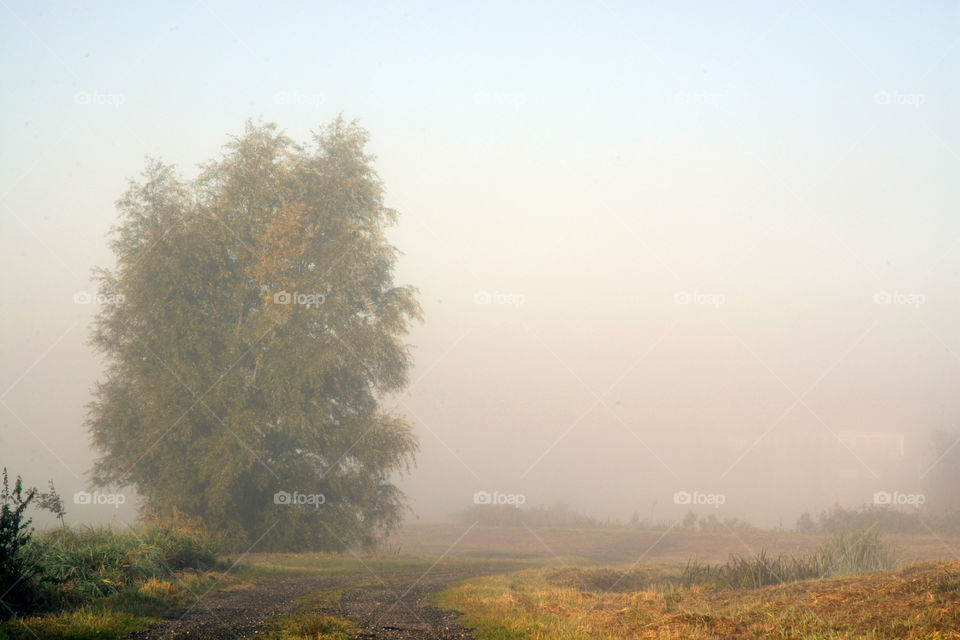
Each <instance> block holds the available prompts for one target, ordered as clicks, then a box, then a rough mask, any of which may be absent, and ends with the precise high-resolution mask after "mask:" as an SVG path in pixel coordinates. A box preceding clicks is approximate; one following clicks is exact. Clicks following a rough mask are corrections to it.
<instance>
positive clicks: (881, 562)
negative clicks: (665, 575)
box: [680, 531, 897, 589]
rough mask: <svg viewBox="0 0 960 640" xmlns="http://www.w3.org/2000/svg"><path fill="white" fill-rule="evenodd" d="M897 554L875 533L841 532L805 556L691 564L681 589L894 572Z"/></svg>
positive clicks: (753, 586)
mask: <svg viewBox="0 0 960 640" xmlns="http://www.w3.org/2000/svg"><path fill="white" fill-rule="evenodd" d="M896 565H897V561H896V553H895V552H894V550H893V549H892V548H890V547H889V546H887V545H885V544H884V543H882V542H881V541H880V534H879V533H877V532H875V531H865V532H847V531H841V532H838V533H835V534H834V535H833V536H831V537H830V539H828V540H827V541H826V542H825V543H824V544H823V545H822V546H821V547H820V548H819V549H818V550H817V551H816V552H815V553H814V554H812V555H807V556H798V557H795V556H787V555H782V554H781V555H778V556H776V557H773V556H769V555H767V553H766V551H765V550H761V551H760V553H759V554H757V555H753V556H748V557H744V556H741V555H737V554H734V555H731V556H730V559H729V560H728V561H727V563H726V564H722V565H703V564H700V563H698V562H697V561H696V560H693V561H691V562H689V563H687V566H686V567H685V569H684V570H683V572H682V574H681V576H680V584H681V586H684V587H691V586H694V585H706V586H710V587H714V588H717V589H757V588H759V587H763V586H766V585H771V584H781V583H784V582H794V581H797V580H807V579H810V578H825V577H830V576H838V575H846V574H853V573H871V572H873V571H889V570H892V569H894V568H896Z"/></svg>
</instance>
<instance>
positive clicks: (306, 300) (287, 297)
mask: <svg viewBox="0 0 960 640" xmlns="http://www.w3.org/2000/svg"><path fill="white" fill-rule="evenodd" d="M326 300H327V298H326V296H324V295H323V294H322V293H300V292H299V291H294V292H293V293H290V292H289V291H278V292H276V293H275V294H273V303H274V304H297V305H300V306H302V307H306V308H307V309H310V308H311V307H312V308H314V309H319V308H320V305H322V304H323V303H324V302H326Z"/></svg>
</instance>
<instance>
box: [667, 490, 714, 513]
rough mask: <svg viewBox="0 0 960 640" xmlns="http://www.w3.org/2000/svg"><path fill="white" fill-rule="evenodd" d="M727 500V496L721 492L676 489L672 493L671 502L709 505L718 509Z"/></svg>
mask: <svg viewBox="0 0 960 640" xmlns="http://www.w3.org/2000/svg"><path fill="white" fill-rule="evenodd" d="M726 502H727V496H726V495H724V494H722V493H701V492H699V491H677V492H676V493H674V494H673V504H680V505H690V506H696V505H709V506H711V507H713V508H714V509H719V508H720V505H722V504H725V503H726Z"/></svg>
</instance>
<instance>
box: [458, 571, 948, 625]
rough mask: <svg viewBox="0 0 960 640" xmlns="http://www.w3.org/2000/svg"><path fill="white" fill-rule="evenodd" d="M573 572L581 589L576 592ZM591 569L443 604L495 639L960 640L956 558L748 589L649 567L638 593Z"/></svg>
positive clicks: (479, 591) (461, 593)
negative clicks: (670, 576) (680, 578)
mask: <svg viewBox="0 0 960 640" xmlns="http://www.w3.org/2000/svg"><path fill="white" fill-rule="evenodd" d="M574 571H576V572H579V576H573V577H574V578H576V577H579V578H580V579H583V578H586V580H584V581H583V583H582V584H576V586H572V581H571V577H572V572H574ZM592 571H597V570H593V569H582V570H563V571H558V570H555V569H554V570H551V569H544V570H534V571H526V572H522V573H519V574H514V575H511V576H494V577H489V578H480V579H477V580H472V581H469V582H467V583H465V584H463V585H460V586H458V587H455V588H453V589H451V590H449V591H447V592H445V593H444V594H442V595H441V596H440V603H441V604H442V605H443V606H446V607H450V608H453V609H456V610H458V611H461V612H464V613H465V614H466V617H465V621H466V622H467V623H468V624H470V625H472V626H475V627H476V628H477V634H478V637H480V638H486V639H496V640H509V639H519V638H538V639H539V638H542V639H544V640H546V639H548V638H549V639H552V640H581V639H583V640H587V639H588V638H589V639H596V640H623V639H626V638H638V639H639V638H658V639H660V638H689V639H691V640H705V639H711V640H712V639H719V638H744V639H754V638H756V639H760V638H784V639H797V640H814V639H826V638H831V639H838V638H839V639H847V638H851V639H852V638H891V639H893V638H904V639H919V638H924V639H930V638H938V639H942V638H960V562H957V561H953V562H940V563H927V564H924V565H917V566H913V567H910V568H907V569H904V570H901V571H897V572H881V573H873V574H869V575H865V576H855V577H840V578H830V579H825V580H806V581H801V582H794V583H790V584H783V585H778V586H771V587H764V588H762V589H755V590H746V591H715V590H707V589H703V588H700V587H693V588H691V589H676V588H672V587H663V586H658V585H662V582H660V579H661V578H662V577H663V574H664V570H663V569H662V568H661V569H652V570H649V571H650V575H648V576H647V578H648V579H647V580H646V585H645V586H644V587H643V588H642V589H641V590H638V591H620V590H611V591H605V590H603V589H596V588H592V586H591V578H592V576H591V572H592ZM600 571H609V570H600ZM643 571H647V570H641V571H635V572H634V573H636V574H642V573H643ZM630 579H631V580H632V581H634V583H635V584H638V585H639V584H642V583H644V580H643V579H642V578H641V576H639V575H634V576H633V577H632V578H630ZM574 582H575V581H574ZM607 582H609V576H606V577H602V579H600V580H599V581H593V586H603V585H605V584H606V583H607ZM607 586H608V585H607Z"/></svg>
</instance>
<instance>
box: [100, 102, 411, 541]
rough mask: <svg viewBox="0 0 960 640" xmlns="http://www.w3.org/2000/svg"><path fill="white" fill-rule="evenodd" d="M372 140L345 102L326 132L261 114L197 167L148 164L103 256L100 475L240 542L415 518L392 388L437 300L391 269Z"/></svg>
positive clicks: (344, 537) (351, 533) (407, 451)
mask: <svg viewBox="0 0 960 640" xmlns="http://www.w3.org/2000/svg"><path fill="white" fill-rule="evenodd" d="M366 143H367V133H366V131H364V130H363V129H362V128H360V127H359V126H358V125H357V124H356V123H351V122H346V121H344V120H343V119H342V118H338V119H336V120H334V121H332V122H331V123H329V124H328V125H326V126H324V127H322V128H321V129H320V130H319V131H317V132H316V133H314V134H313V136H312V140H311V142H310V144H308V145H298V144H295V143H294V142H293V141H292V140H290V139H289V138H287V137H286V136H285V135H284V134H283V133H282V132H281V131H279V130H278V129H277V127H276V125H274V124H255V123H252V122H249V121H248V123H247V125H246V130H245V132H244V133H243V135H241V136H239V137H236V138H233V139H232V140H231V141H230V142H229V144H227V145H226V146H225V148H224V150H223V152H222V154H221V155H220V157H219V158H217V159H215V160H213V161H211V162H209V163H207V164H205V165H203V166H202V167H201V171H200V174H199V176H198V177H197V178H196V179H195V180H192V181H189V182H188V181H185V180H184V179H182V178H181V177H180V176H179V175H178V173H177V172H176V170H175V168H174V167H173V166H170V165H166V164H163V163H161V162H158V161H153V160H151V161H148V164H147V167H146V170H145V171H144V173H143V176H142V179H141V180H139V181H131V183H130V185H129V188H128V190H127V191H126V193H125V194H124V195H123V196H122V197H121V198H120V200H118V203H117V206H118V209H119V212H120V222H119V224H118V225H117V227H116V228H115V229H114V231H113V234H112V240H111V249H112V251H113V253H114V255H115V257H116V266H115V267H114V268H113V269H109V270H107V269H100V270H98V272H97V277H98V280H99V286H100V290H101V293H102V294H105V295H104V296H103V297H102V299H104V300H107V301H108V302H109V304H106V305H105V306H104V307H103V308H102V309H101V311H100V313H99V315H98V317H97V320H96V324H95V328H94V332H93V338H92V342H93V344H94V345H95V346H96V347H97V348H98V349H99V350H100V351H102V352H103V353H104V354H105V356H106V370H105V374H104V377H103V379H102V380H101V381H100V382H98V384H97V386H96V389H95V400H94V401H93V402H92V403H91V405H90V408H89V413H88V421H87V426H88V428H89V430H90V433H91V435H92V438H93V441H94V444H95V446H96V447H97V448H98V449H99V451H100V452H101V455H100V457H99V458H98V460H97V462H96V464H95V467H94V480H95V482H96V483H97V484H98V485H101V486H131V485H132V486H134V487H136V489H137V491H138V493H139V494H140V495H141V496H142V497H143V504H142V510H143V511H144V512H147V513H154V514H158V515H160V516H163V517H181V516H186V517H188V518H191V519H195V520H199V521H200V522H202V523H203V524H204V525H206V526H207V527H208V528H210V529H211V530H212V531H215V532H220V533H223V532H227V533H229V536H230V539H231V541H232V543H233V544H234V545H236V546H238V547H243V546H245V545H254V544H256V545H257V548H258V549H331V548H337V547H339V546H340V545H342V544H355V543H360V544H364V545H369V544H372V543H374V542H375V541H376V540H377V539H378V537H379V536H381V535H382V534H383V533H384V532H387V531H389V530H390V529H392V528H394V527H396V526H397V525H398V524H399V522H400V518H401V517H402V511H403V509H404V504H405V503H404V498H403V495H402V493H401V492H400V491H399V489H398V488H397V487H396V486H395V485H394V484H393V482H392V478H393V477H394V474H395V473H396V472H397V471H401V470H404V469H408V468H409V466H410V464H411V463H412V462H413V456H414V453H415V452H416V449H417V442H416V438H415V437H414V435H413V433H412V430H411V427H410V425H409V424H408V423H407V422H406V421H405V420H404V419H403V418H402V417H400V416H397V415H395V414H393V413H392V412H390V411H389V410H386V409H385V408H384V407H383V404H384V403H383V400H384V398H385V397H386V396H388V395H389V394H391V393H396V392H398V391H400V390H402V389H403V388H404V387H405V385H406V384H407V373H408V369H409V366H410V363H411V361H410V355H409V351H408V349H407V346H406V345H405V343H404V342H403V337H404V336H405V334H406V333H407V331H408V328H409V326H410V323H411V322H412V321H413V320H417V319H420V317H421V311H420V307H419V305H418V303H417V301H416V299H415V293H416V291H415V289H413V288H412V287H407V286H396V285H395V284H394V283H393V269H394V264H395V260H396V256H397V251H396V249H395V248H394V247H392V246H391V245H390V244H389V243H388V241H387V240H386V238H385V235H384V233H385V230H386V228H387V227H388V226H389V225H390V224H392V223H393V222H394V221H395V219H396V213H395V212H394V211H393V210H391V209H389V208H387V207H386V206H385V205H384V189H383V185H382V184H381V182H380V180H379V178H378V176H377V174H376V172H375V170H374V168H373V160H374V158H373V157H372V156H370V155H368V154H367V152H366V151H365V146H366ZM291 496H293V499H291ZM297 496H322V501H321V500H320V499H313V500H312V501H310V500H307V501H302V500H301V501H299V502H298V500H297Z"/></svg>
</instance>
